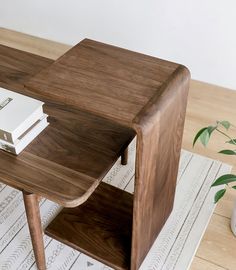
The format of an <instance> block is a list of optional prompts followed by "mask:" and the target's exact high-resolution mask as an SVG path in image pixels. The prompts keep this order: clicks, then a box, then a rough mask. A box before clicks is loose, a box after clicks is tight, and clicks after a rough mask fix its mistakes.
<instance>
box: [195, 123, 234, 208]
mask: <svg viewBox="0 0 236 270" xmlns="http://www.w3.org/2000/svg"><path fill="white" fill-rule="evenodd" d="M230 127H234V126H233V125H232V124H231V123H230V122H229V121H226V120H224V121H216V124H215V125H212V126H208V127H204V128H202V129H200V130H199V131H198V132H197V134H196V136H195V137H194V140H193V147H194V146H195V144H196V142H197V141H198V140H200V142H201V143H202V144H203V145H204V146H205V147H206V146H207V144H208V142H209V140H210V138H211V136H212V134H213V133H214V132H218V133H220V134H221V135H223V136H224V137H225V138H227V141H225V143H226V144H228V145H231V146H232V145H233V146H235V147H236V138H234V139H233V138H231V137H230V136H229V135H228V134H227V133H226V132H227V131H228V130H229V129H230ZM222 128H223V129H224V131H222ZM225 130H226V132H225ZM218 153H220V154H224V155H236V149H224V150H221V151H219V152H218ZM232 182H236V175H234V174H225V175H222V176H220V177H219V178H217V179H216V180H215V181H214V183H213V184H212V185H211V186H212V187H215V186H221V185H225V187H228V188H232V189H236V186H229V183H232ZM225 193H226V188H223V189H220V190H219V191H218V192H216V194H215V203H217V202H218V201H219V200H220V199H221V198H222V197H223V196H224V195H225Z"/></svg>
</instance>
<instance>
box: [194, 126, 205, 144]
mask: <svg viewBox="0 0 236 270" xmlns="http://www.w3.org/2000/svg"><path fill="white" fill-rule="evenodd" d="M205 130H207V127H204V128H202V129H200V130H199V131H198V133H197V134H196V136H195V138H194V140H193V146H194V145H195V143H196V141H197V140H198V138H199V137H200V136H201V135H202V133H203V132H204V131H205Z"/></svg>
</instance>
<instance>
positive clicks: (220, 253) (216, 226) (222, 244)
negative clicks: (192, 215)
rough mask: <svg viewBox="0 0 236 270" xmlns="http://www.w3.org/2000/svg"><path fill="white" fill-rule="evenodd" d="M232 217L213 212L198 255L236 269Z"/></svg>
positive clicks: (235, 244) (235, 243) (235, 241)
mask: <svg viewBox="0 0 236 270" xmlns="http://www.w3.org/2000/svg"><path fill="white" fill-rule="evenodd" d="M229 223H230V219H228V218H225V217H222V216H219V215H217V214H213V216H212V219H211V222H210V224H209V226H208V228H207V231H206V233H205V235H204V237H203V239H202V241H201V244H200V247H199V249H198V251H197V254H196V255H197V256H199V257H200V258H203V259H206V260H208V261H210V262H212V263H215V264H216V265H219V266H221V267H224V268H227V269H230V270H235V269H236V259H235V254H236V253H235V251H236V238H235V237H233V236H232V233H231V231H230V227H229Z"/></svg>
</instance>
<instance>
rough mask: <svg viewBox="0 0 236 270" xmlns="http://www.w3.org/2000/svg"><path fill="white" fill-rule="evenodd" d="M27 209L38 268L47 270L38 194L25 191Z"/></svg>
mask: <svg viewBox="0 0 236 270" xmlns="http://www.w3.org/2000/svg"><path fill="white" fill-rule="evenodd" d="M23 197H24V203H25V211H26V216H27V221H28V226H29V231H30V236H31V241H32V245H33V250H34V256H35V261H36V265H37V267H38V270H46V260H45V253H44V242H43V229H42V224H41V218H40V211H39V201H38V196H37V195H36V194H32V193H27V192H25V191H23Z"/></svg>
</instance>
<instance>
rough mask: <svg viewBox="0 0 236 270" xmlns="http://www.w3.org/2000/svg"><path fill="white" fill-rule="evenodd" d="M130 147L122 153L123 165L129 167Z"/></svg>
mask: <svg viewBox="0 0 236 270" xmlns="http://www.w3.org/2000/svg"><path fill="white" fill-rule="evenodd" d="M128 149H129V148H128V147H127V148H126V149H125V150H124V152H123V153H122V155H121V164H122V165H127V164H128V157H129V154H128Z"/></svg>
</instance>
